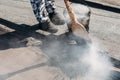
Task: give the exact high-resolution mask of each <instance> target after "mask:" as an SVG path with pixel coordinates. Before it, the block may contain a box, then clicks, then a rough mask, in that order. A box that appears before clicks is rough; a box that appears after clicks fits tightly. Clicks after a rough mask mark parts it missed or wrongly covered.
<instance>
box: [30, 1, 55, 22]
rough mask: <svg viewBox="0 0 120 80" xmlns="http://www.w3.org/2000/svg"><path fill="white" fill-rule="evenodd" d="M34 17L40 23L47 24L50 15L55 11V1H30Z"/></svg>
mask: <svg viewBox="0 0 120 80" xmlns="http://www.w3.org/2000/svg"><path fill="white" fill-rule="evenodd" d="M30 2H31V5H32V9H33V12H34V15H35V17H36V19H37V21H38V22H41V23H43V22H45V21H47V20H49V17H48V15H49V13H53V12H54V10H55V6H54V1H53V0H30Z"/></svg>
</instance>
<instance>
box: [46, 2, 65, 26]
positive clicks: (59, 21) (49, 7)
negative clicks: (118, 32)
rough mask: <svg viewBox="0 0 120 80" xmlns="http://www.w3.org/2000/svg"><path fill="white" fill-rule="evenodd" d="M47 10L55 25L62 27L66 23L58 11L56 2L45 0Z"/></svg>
mask: <svg viewBox="0 0 120 80" xmlns="http://www.w3.org/2000/svg"><path fill="white" fill-rule="evenodd" d="M45 4H46V10H47V12H48V13H49V18H50V20H51V21H52V22H53V23H54V24H55V25H62V24H64V23H65V21H64V19H63V17H62V16H61V15H60V14H59V13H58V12H57V11H56V9H55V5H54V0H45Z"/></svg>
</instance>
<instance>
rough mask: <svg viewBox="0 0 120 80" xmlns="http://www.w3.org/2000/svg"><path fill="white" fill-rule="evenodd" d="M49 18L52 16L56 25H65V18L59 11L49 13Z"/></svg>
mask: <svg viewBox="0 0 120 80" xmlns="http://www.w3.org/2000/svg"><path fill="white" fill-rule="evenodd" d="M49 18H50V20H51V22H52V23H53V24H55V25H63V24H65V20H64V19H63V18H62V16H61V15H60V14H59V13H57V12H53V13H49Z"/></svg>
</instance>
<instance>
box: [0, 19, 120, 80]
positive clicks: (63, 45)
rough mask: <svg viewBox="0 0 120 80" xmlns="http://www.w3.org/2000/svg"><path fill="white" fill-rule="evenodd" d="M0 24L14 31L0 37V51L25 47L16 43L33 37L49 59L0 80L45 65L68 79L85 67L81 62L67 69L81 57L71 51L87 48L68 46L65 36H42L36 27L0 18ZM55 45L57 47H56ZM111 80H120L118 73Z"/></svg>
mask: <svg viewBox="0 0 120 80" xmlns="http://www.w3.org/2000/svg"><path fill="white" fill-rule="evenodd" d="M0 24H2V25H5V26H7V27H9V28H12V29H14V30H15V31H13V32H8V33H6V34H3V35H0V49H1V50H5V49H9V48H11V47H13V48H18V47H23V46H26V45H25V43H23V44H21V43H17V42H19V41H20V40H23V39H26V38H28V37H34V38H36V39H39V40H41V41H42V43H43V44H42V45H39V47H40V48H41V49H42V50H43V52H44V53H45V54H46V55H48V56H49V57H50V58H49V60H48V62H46V63H41V64H36V65H31V66H29V67H26V68H24V69H21V70H18V71H15V72H11V73H7V74H4V75H0V80H7V79H8V78H10V77H12V76H15V75H17V74H20V73H23V72H26V71H29V70H32V69H36V68H39V67H42V66H45V65H47V66H53V67H57V68H59V69H60V70H61V71H62V72H63V73H65V74H66V76H68V77H70V78H74V77H76V76H78V75H79V74H81V72H79V71H81V70H82V69H81V68H80V66H82V65H86V64H84V63H82V62H81V63H82V64H81V65H76V66H75V67H68V65H69V63H76V62H77V61H78V57H80V56H81V55H83V54H79V53H77V54H73V51H80V52H81V50H82V51H83V52H84V50H86V49H88V48H89V46H88V45H86V44H85V45H84V44H81V45H80V46H79V45H71V44H69V38H68V37H66V34H62V35H60V36H55V35H48V36H45V35H43V34H40V33H37V32H35V31H36V30H37V29H39V26H38V25H33V26H29V25H25V24H22V25H18V24H15V23H13V22H10V21H8V20H5V19H1V18H0ZM10 42H12V43H14V44H15V46H11V45H10ZM53 42H54V43H55V45H54V44H52V43H53ZM57 44H58V45H59V46H56V45H57ZM51 45H52V48H51ZM46 46H47V47H46ZM48 47H49V48H50V49H49V50H48ZM57 47H59V48H58V50H53V49H57ZM56 51H59V52H56ZM83 52H81V53H83ZM61 53H62V55H61ZM66 53H68V54H66ZM57 56H59V57H57ZM111 60H112V61H113V63H114V62H115V63H114V64H115V66H116V67H118V68H120V61H118V60H116V59H113V58H112V59H111ZM116 62H117V64H116ZM61 64H63V65H61ZM84 68H85V69H86V70H88V69H89V66H88V65H86V66H84ZM81 75H82V74H81ZM83 76H84V75H83ZM111 80H120V72H117V71H113V72H112V76H111Z"/></svg>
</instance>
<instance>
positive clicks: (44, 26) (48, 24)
mask: <svg viewBox="0 0 120 80" xmlns="http://www.w3.org/2000/svg"><path fill="white" fill-rule="evenodd" d="M39 26H40V29H41V30H44V31H48V32H50V33H56V32H57V31H58V29H56V28H55V26H54V24H52V23H51V22H50V21H46V22H43V23H39Z"/></svg>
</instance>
